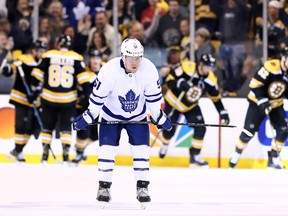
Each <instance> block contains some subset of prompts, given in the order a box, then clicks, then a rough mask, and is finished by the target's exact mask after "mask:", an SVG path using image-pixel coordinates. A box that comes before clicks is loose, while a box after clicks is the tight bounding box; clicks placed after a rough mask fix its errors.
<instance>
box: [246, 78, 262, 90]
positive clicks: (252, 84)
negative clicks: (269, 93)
mask: <svg viewBox="0 0 288 216" xmlns="http://www.w3.org/2000/svg"><path fill="white" fill-rule="evenodd" d="M261 86H264V83H263V82H260V81H259V80H257V79H255V78H252V79H251V81H250V83H249V88H252V89H253V88H259V87H261Z"/></svg>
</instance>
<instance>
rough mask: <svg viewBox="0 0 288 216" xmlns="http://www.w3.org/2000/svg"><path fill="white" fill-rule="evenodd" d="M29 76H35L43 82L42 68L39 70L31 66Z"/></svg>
mask: <svg viewBox="0 0 288 216" xmlns="http://www.w3.org/2000/svg"><path fill="white" fill-rule="evenodd" d="M31 76H32V77H35V78H36V79H37V80H39V81H40V82H43V79H44V72H43V71H42V70H40V69H39V68H33V70H32V73H31Z"/></svg>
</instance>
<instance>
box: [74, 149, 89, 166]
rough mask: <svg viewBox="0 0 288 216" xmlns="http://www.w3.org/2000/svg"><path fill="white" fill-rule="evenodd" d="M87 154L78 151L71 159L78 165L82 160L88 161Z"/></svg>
mask: <svg viewBox="0 0 288 216" xmlns="http://www.w3.org/2000/svg"><path fill="white" fill-rule="evenodd" d="M86 160H87V156H86V155H84V152H80V151H77V154H76V157H75V158H74V159H73V160H72V161H71V163H72V165H73V166H78V164H79V163H80V162H81V161H86Z"/></svg>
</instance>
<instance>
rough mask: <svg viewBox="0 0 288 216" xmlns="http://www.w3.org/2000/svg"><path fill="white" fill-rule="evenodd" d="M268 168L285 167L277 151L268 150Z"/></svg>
mask: <svg viewBox="0 0 288 216" xmlns="http://www.w3.org/2000/svg"><path fill="white" fill-rule="evenodd" d="M268 168H272V169H285V167H284V165H283V164H282V162H281V159H280V157H279V155H278V153H277V152H273V151H268Z"/></svg>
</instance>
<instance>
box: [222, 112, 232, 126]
mask: <svg viewBox="0 0 288 216" xmlns="http://www.w3.org/2000/svg"><path fill="white" fill-rule="evenodd" d="M220 118H221V124H222V125H228V124H229V122H230V119H229V115H228V111H227V110H221V111H220Z"/></svg>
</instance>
